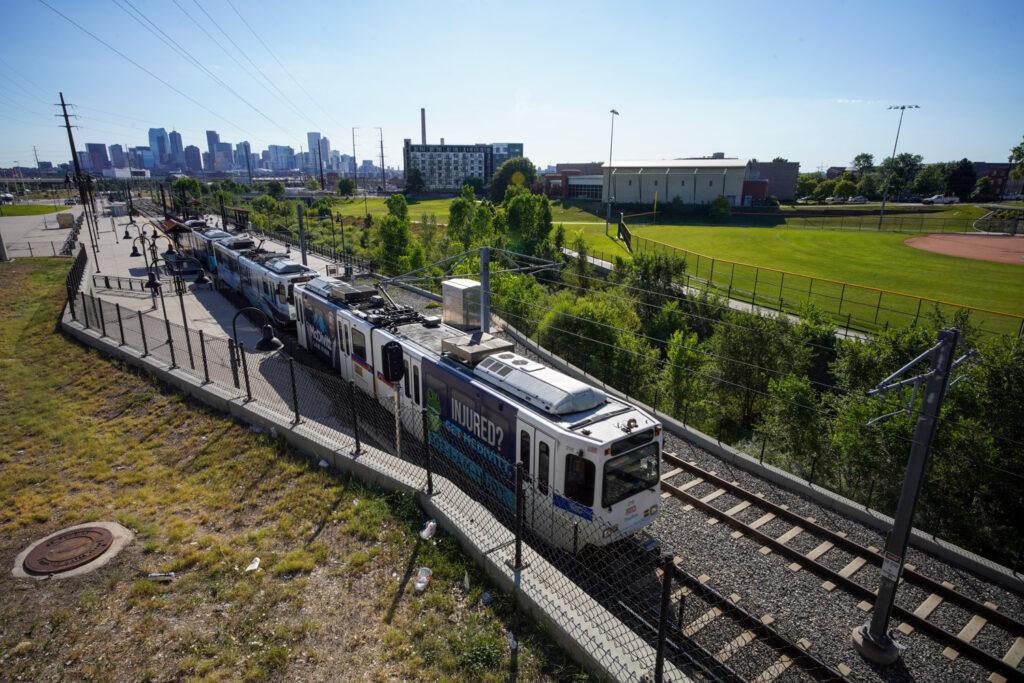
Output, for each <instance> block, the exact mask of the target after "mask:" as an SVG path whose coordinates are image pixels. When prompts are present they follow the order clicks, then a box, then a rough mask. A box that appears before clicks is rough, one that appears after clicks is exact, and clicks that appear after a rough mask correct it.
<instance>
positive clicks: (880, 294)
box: [874, 290, 882, 325]
mask: <svg viewBox="0 0 1024 683" xmlns="http://www.w3.org/2000/svg"><path fill="white" fill-rule="evenodd" d="M881 307H882V290H878V301H876V302H875V320H874V324H875V325H877V324H878V310H879V309H880V308H881Z"/></svg>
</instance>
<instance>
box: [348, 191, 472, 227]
mask: <svg viewBox="0 0 1024 683" xmlns="http://www.w3.org/2000/svg"><path fill="white" fill-rule="evenodd" d="M407 201H408V203H409V218H410V219H411V220H413V221H418V220H420V217H421V216H422V215H423V214H431V213H432V214H434V215H435V216H437V221H438V222H439V223H447V222H448V207H449V206H451V203H452V200H451V199H419V200H417V199H409V200H407ZM332 210H333V212H334V213H335V214H341V215H342V216H358V217H360V218H361V217H363V216H365V215H366V214H367V212H369V214H370V215H371V216H373V218H374V220H376V219H377V218H380V217H382V216H384V214H386V213H387V212H388V207H387V206H385V205H384V198H383V197H368V198H366V200H365V203H364V200H363V199H336V200H334V202H333V204H332Z"/></svg>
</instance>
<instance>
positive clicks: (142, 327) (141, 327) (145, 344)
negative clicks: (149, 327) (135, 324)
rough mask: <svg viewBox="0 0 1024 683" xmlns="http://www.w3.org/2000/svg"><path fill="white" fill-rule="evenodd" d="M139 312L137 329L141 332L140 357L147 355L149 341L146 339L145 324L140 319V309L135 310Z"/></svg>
mask: <svg viewBox="0 0 1024 683" xmlns="http://www.w3.org/2000/svg"><path fill="white" fill-rule="evenodd" d="M136 313H138V314H139V331H141V332H142V357H143V358H145V357H146V356H148V355H149V342H147V341H146V325H145V321H143V319H142V311H136Z"/></svg>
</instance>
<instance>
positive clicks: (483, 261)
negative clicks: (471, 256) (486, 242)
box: [480, 247, 491, 332]
mask: <svg viewBox="0 0 1024 683" xmlns="http://www.w3.org/2000/svg"><path fill="white" fill-rule="evenodd" d="M480 331H481V332H490V331H491V248H490V247H480Z"/></svg>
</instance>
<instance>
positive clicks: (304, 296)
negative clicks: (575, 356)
mask: <svg viewBox="0 0 1024 683" xmlns="http://www.w3.org/2000/svg"><path fill="white" fill-rule="evenodd" d="M295 307H296V310H297V320H296V331H297V333H298V338H299V344H300V345H301V346H303V347H304V348H306V349H307V350H309V351H311V352H313V353H314V354H317V355H318V356H320V357H321V358H322V359H323V360H324V361H325V362H326V363H328V364H330V366H331V367H332V368H334V370H335V371H336V372H337V373H338V374H339V375H340V376H341V377H342V378H344V379H346V380H351V381H352V382H353V383H354V385H355V386H356V387H357V388H359V389H360V390H361V391H363V392H365V393H366V394H368V395H369V396H372V397H375V398H376V399H377V400H378V401H379V402H380V403H381V404H382V405H384V406H385V407H386V408H387V409H388V410H394V406H395V405H396V392H397V393H398V396H397V403H400V404H405V406H406V409H404V410H399V414H400V415H401V416H402V421H403V425H404V427H405V429H406V430H407V431H408V432H409V433H410V434H412V435H413V436H415V437H416V438H418V439H420V440H421V441H422V440H425V441H426V443H427V444H428V445H429V447H430V448H431V449H433V451H434V453H436V454H438V455H439V456H440V457H442V458H445V459H446V460H447V461H448V462H449V464H450V465H451V466H452V467H453V468H454V470H455V471H457V472H458V473H459V475H460V476H461V478H462V479H464V480H466V481H467V482H468V483H469V486H470V488H471V489H473V490H475V491H476V493H478V494H486V495H481V496H478V497H482V498H484V499H485V500H484V501H483V502H485V503H487V504H489V505H492V506H504V507H505V508H507V509H510V510H514V507H515V497H514V489H515V487H514V481H515V466H516V463H519V462H521V463H522V464H523V467H524V471H525V472H526V473H527V474H528V476H529V484H528V485H527V486H526V491H525V497H526V500H525V504H526V506H525V508H524V509H525V510H526V516H525V521H526V523H527V524H528V525H529V526H530V527H531V528H532V529H533V531H534V532H536V533H537V534H539V535H540V536H541V537H542V538H544V539H545V540H546V541H548V542H549V543H552V544H553V545H555V546H556V547H559V548H563V549H576V548H582V547H584V546H585V545H593V546H603V545H608V544H610V543H613V542H615V541H619V540H622V539H625V538H627V537H631V536H633V535H634V534H636V533H637V532H639V531H640V530H641V529H643V528H644V527H646V526H647V525H648V524H650V523H651V522H652V521H653V520H654V518H655V515H656V514H657V511H658V504H659V501H660V495H659V490H660V487H659V482H660V478H659V477H660V471H659V468H660V460H661V448H662V444H663V436H662V429H661V423H660V422H659V421H658V420H656V419H655V418H654V417H652V416H651V415H649V414H648V413H646V412H645V411H643V410H640V409H639V408H637V407H636V406H633V405H631V404H629V403H627V402H625V401H620V400H618V399H616V398H613V397H611V396H608V395H607V394H605V392H603V391H601V390H600V389H598V388H596V387H593V386H590V385H588V384H585V383H583V382H580V381H578V380H576V379H573V378H571V377H569V376H567V375H565V374H562V373H560V372H558V371H556V370H554V369H552V368H549V367H547V366H545V365H543V364H541V363H538V362H535V361H533V360H530V359H528V358H525V357H523V356H520V355H518V354H516V353H515V352H514V351H513V346H512V344H511V343H510V342H508V341H505V340H503V339H499V338H497V337H493V336H491V335H489V334H482V333H480V332H476V333H473V334H471V333H468V332H464V331H460V330H458V329H455V328H453V327H450V326H448V325H444V324H442V323H441V321H440V320H439V319H438V318H436V317H427V316H423V315H421V314H419V313H417V312H415V311H413V310H412V309H409V308H405V307H399V306H395V305H394V304H393V303H391V302H390V300H385V299H384V298H383V297H381V296H380V295H378V293H377V291H376V290H375V289H374V288H372V287H366V286H359V285H353V284H350V283H347V282H343V281H341V280H338V279H336V278H332V277H317V278H316V279H313V280H310V281H308V282H305V283H303V284H299V285H296V287H295ZM391 341H396V342H398V344H400V345H401V348H402V351H403V362H404V369H405V373H404V377H403V380H402V381H400V382H399V383H397V384H392V383H390V382H388V381H387V380H386V379H385V375H384V373H383V354H384V350H383V349H384V345H385V344H387V343H388V342H391ZM410 405H411V406H413V409H409V406H410ZM422 410H426V419H423V416H422V413H421V411H422ZM424 429H426V431H427V433H426V434H424ZM435 457H437V456H435ZM468 492H469V493H473V491H468Z"/></svg>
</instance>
